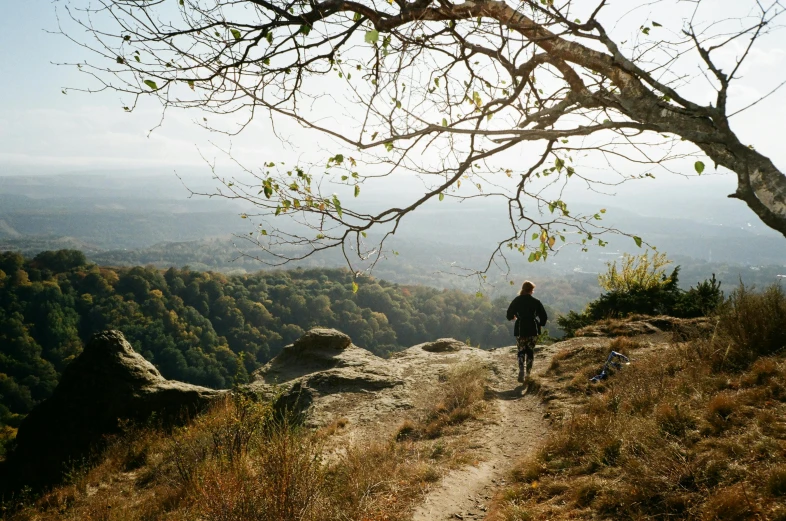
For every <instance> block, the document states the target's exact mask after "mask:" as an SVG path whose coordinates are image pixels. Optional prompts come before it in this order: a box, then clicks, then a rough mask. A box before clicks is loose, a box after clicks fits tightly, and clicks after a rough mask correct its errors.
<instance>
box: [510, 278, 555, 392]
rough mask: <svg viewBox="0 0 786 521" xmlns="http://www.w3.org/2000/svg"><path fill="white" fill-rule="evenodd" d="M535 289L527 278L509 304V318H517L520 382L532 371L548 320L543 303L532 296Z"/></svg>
mask: <svg viewBox="0 0 786 521" xmlns="http://www.w3.org/2000/svg"><path fill="white" fill-rule="evenodd" d="M534 291H535V284H533V283H532V282H530V281H528V280H525V281H524V284H522V285H521V291H519V294H518V296H517V297H516V298H514V299H513V301H512V302H511V303H510V306H508V313H507V319H508V320H514V319H515V320H516V324H515V326H513V334H514V335H516V346H517V348H518V361H519V378H518V380H519V382H523V381H524V379H525V377H526V378H529V373H530V372H531V371H532V360H533V358H534V357H535V343H536V342H537V340H538V335H540V329H541V328H542V327H543V326H545V325H546V320H548V316H547V315H546V310H545V308H544V307H543V304H541V302H540V300H538V299H536V298H535V297H533V296H532V293H533V292H534ZM525 366H526V373H525Z"/></svg>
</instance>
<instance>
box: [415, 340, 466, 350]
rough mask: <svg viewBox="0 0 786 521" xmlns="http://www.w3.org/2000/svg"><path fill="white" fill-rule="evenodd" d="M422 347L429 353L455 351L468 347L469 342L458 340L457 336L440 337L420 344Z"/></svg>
mask: <svg viewBox="0 0 786 521" xmlns="http://www.w3.org/2000/svg"><path fill="white" fill-rule="evenodd" d="M420 348H421V349H422V350H423V351H428V352H429V353H453V352H456V351H461V350H462V349H466V348H467V344H465V343H464V342H461V341H459V340H456V339H455V338H440V339H437V340H434V341H433V342H426V343H425V344H420Z"/></svg>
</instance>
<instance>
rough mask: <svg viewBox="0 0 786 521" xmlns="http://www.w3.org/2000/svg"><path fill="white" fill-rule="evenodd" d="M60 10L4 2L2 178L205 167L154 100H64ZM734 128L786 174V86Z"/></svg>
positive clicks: (782, 53)
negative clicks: (135, 103) (128, 103)
mask: <svg viewBox="0 0 786 521" xmlns="http://www.w3.org/2000/svg"><path fill="white" fill-rule="evenodd" d="M707 1H708V3H709V5H710V6H711V7H712V8H713V9H715V10H717V11H718V12H725V11H726V10H727V9H728V8H730V6H739V5H740V4H741V3H743V1H746V0H707ZM641 3H642V4H643V3H645V2H641ZM610 4H611V5H612V8H617V9H620V8H621V7H626V6H629V5H631V4H632V3H631V2H630V1H629V0H624V1H622V0H617V2H613V1H612V2H610ZM58 9H59V10H60V12H61V14H63V13H62V2H58V1H51V0H25V1H24V2H16V1H12V0H0V48H2V49H3V52H2V53H0V70H2V71H3V81H2V82H1V83H0V94H2V95H0V175H2V174H14V173H25V174H30V173H37V172H40V173H43V172H46V173H60V172H68V171H86V170H95V169H112V170H115V169H118V170H128V169H142V170H145V171H149V172H151V173H155V172H157V171H159V170H161V171H170V172H171V170H172V167H173V166H175V165H181V166H183V165H194V166H195V167H196V166H197V165H204V163H203V162H202V161H201V159H200V158H199V157H198V154H197V153H196V150H197V147H199V148H200V149H201V150H205V151H207V152H208V154H210V153H211V152H210V150H211V148H210V147H211V145H210V143H209V141H210V140H211V139H216V140H217V142H219V143H222V141H221V139H220V138H218V137H216V136H211V135H209V134H208V133H207V132H206V131H204V130H201V129H199V128H197V127H196V126H195V125H194V124H193V123H192V119H193V118H194V117H195V116H194V114H189V113H186V112H176V111H172V112H170V113H168V114H167V119H166V121H165V122H164V125H163V126H162V127H161V128H159V129H157V130H156V131H155V132H154V133H152V135H150V136H148V130H149V129H150V128H152V127H153V126H155V125H156V123H157V122H158V119H159V117H160V107H159V106H158V105H157V104H156V103H154V102H152V101H151V100H147V101H146V102H143V104H142V108H141V109H139V110H137V111H135V112H134V113H132V114H127V113H125V112H124V111H123V110H122V106H123V105H124V104H125V103H124V102H123V101H122V100H121V99H120V97H119V96H118V95H117V94H115V93H109V92H107V93H101V94H93V95H88V94H83V93H78V92H70V93H69V94H68V95H64V94H62V93H61V89H62V88H63V87H80V86H86V85H88V82H87V80H88V79H87V78H86V77H85V76H84V75H81V74H79V73H78V72H77V71H76V69H75V68H74V67H65V66H57V65H54V64H53V62H69V61H70V62H74V61H79V60H84V59H85V58H88V57H89V56H88V54H87V51H84V50H82V49H80V48H78V47H77V46H75V45H74V44H72V43H71V42H69V41H67V40H66V39H65V38H64V37H62V36H58V35H54V34H48V33H47V32H46V31H47V30H56V29H57V19H56V10H58ZM653 9H654V15H653V16H654V18H656V19H658V20H660V21H661V23H665V22H667V21H668V19H667V17H666V16H664V15H663V14H662V13H659V11H657V6H656V7H655V8H653ZM77 36H78V35H77ZM744 72H745V74H744V78H743V80H741V81H740V82H739V84H738V86H737V87H736V88H735V90H734V91H733V92H732V97H733V100H732V105H735V104H737V103H745V102H746V101H747V100H753V99H755V98H756V96H759V95H761V94H764V93H766V92H767V91H768V90H770V89H771V88H772V87H774V86H775V85H777V84H778V83H779V82H780V81H783V80H785V79H786V33H784V32H783V31H779V32H777V33H776V34H775V35H774V36H770V37H768V39H767V40H766V41H764V42H762V45H761V46H760V48H759V49H757V50H756V51H755V52H754V53H753V54H752V55H751V57H750V59H749V64H748V66H747V68H746V70H745V71H744ZM733 126H734V129H735V130H736V131H737V133H738V135H739V136H740V137H741V138H742V139H743V140H744V141H746V142H750V143H751V144H754V145H755V146H756V148H757V149H758V150H760V151H762V152H763V153H765V154H766V155H768V156H770V157H771V158H772V159H773V160H774V161H775V163H776V164H777V165H779V166H781V168H784V167H786V147H784V146H783V134H784V131H786V88H785V89H783V90H781V91H779V92H778V93H777V94H776V95H773V96H772V97H770V98H769V99H768V100H766V101H764V102H762V103H760V104H759V105H758V106H756V107H754V108H753V109H751V110H749V111H748V112H746V113H744V114H742V115H739V116H737V117H735V118H734V120H733ZM251 130H252V132H250V133H248V134H250V135H246V136H243V137H242V138H240V139H238V140H237V146H239V147H243V146H245V147H247V150H250V151H251V156H249V157H250V158H251V159H252V161H253V160H255V157H254V156H257V157H258V158H263V157H265V155H266V154H267V153H268V152H269V151H270V150H273V149H275V148H276V147H277V144H276V143H275V141H274V139H273V138H272V136H271V135H270V134H269V132H268V131H266V130H265V127H264V126H262V125H259V126H258V127H256V128H252V129H251ZM310 144H311V143H309V145H310ZM704 182H707V183H711V182H712V181H704ZM730 183H731V184H733V183H732V181H731V180H726V181H725V183H724V184H728V185H729V186H731V184H730Z"/></svg>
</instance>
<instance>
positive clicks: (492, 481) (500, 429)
mask: <svg viewBox="0 0 786 521" xmlns="http://www.w3.org/2000/svg"><path fill="white" fill-rule="evenodd" d="M551 355H552V351H551V349H549V348H548V347H546V348H542V349H540V350H539V351H538V352H537V354H536V355H535V356H536V358H535V366H534V371H533V372H534V374H535V375H536V376H537V375H538V374H539V373H541V372H543V371H545V370H546V368H547V367H548V365H549V363H550V360H551ZM495 364H496V365H497V368H498V379H497V381H495V382H492V391H493V392H494V394H495V397H494V398H493V399H492V406H493V407H496V409H497V415H496V421H495V422H494V423H492V424H490V425H487V426H484V428H483V431H482V432H480V433H479V435H478V449H479V452H480V453H481V455H483V456H484V460H483V461H481V462H480V463H479V464H478V465H475V466H469V467H464V468H461V469H458V470H456V471H453V472H451V473H450V474H448V475H446V476H445V477H444V478H443V479H442V481H440V483H439V484H438V485H437V486H436V487H435V488H434V489H433V490H431V491H430V492H429V493H428V494H427V496H426V498H425V500H424V501H423V503H422V504H421V505H419V506H418V507H417V508H416V509H415V512H414V514H413V517H412V519H413V521H444V520H447V519H464V520H473V521H475V520H480V519H485V518H486V512H487V510H488V503H489V501H490V499H491V498H492V497H493V496H494V494H495V493H496V491H497V490H498V489H499V488H500V487H502V486H504V485H505V478H506V476H507V473H508V471H509V470H510V469H511V468H512V466H513V465H514V464H515V463H516V462H517V461H518V460H519V459H520V458H521V457H522V456H524V455H526V454H527V453H528V452H529V451H532V450H534V449H535V448H536V447H537V446H538V445H539V442H540V441H541V440H543V438H544V437H545V436H546V433H547V432H548V426H547V423H546V421H545V420H544V419H543V409H542V406H541V403H540V400H539V399H538V398H537V396H535V395H534V394H530V393H528V388H527V386H526V384H524V385H522V384H519V383H518V382H516V356H515V350H514V349H509V348H503V349H499V350H498V352H497V353H496V355H495Z"/></svg>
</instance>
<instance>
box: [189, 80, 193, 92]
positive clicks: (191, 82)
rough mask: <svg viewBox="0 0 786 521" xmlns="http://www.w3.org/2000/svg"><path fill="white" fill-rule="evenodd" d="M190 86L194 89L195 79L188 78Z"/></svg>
mask: <svg viewBox="0 0 786 521" xmlns="http://www.w3.org/2000/svg"><path fill="white" fill-rule="evenodd" d="M188 86H189V87H190V88H191V90H194V80H188Z"/></svg>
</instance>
